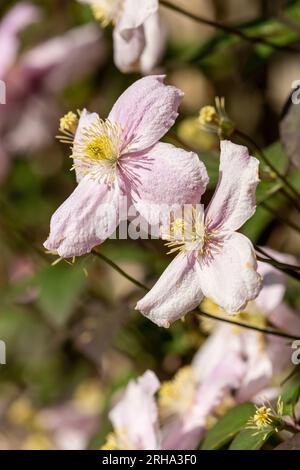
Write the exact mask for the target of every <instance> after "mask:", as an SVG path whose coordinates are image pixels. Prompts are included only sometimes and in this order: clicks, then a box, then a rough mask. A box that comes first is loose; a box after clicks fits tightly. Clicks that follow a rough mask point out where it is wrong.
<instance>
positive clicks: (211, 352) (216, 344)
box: [192, 323, 243, 382]
mask: <svg viewBox="0 0 300 470" xmlns="http://www.w3.org/2000/svg"><path fill="white" fill-rule="evenodd" d="M242 353H243V351H242V348H241V341H240V335H238V334H235V333H234V331H233V327H232V326H231V325H227V324H224V323H223V324H220V325H219V326H217V328H216V329H215V330H214V332H213V333H212V334H211V335H210V336H209V338H208V339H207V340H206V341H205V343H204V344H203V345H202V346H201V347H200V349H199V351H198V352H197V353H196V355H195V357H194V359H193V362H192V367H193V371H194V376H195V377H196V378H197V380H198V381H199V382H204V381H205V380H207V378H208V377H209V376H210V374H212V372H213V371H214V369H215V367H217V365H218V364H219V363H220V362H222V360H223V358H224V354H226V355H229V354H230V355H234V356H236V357H242Z"/></svg>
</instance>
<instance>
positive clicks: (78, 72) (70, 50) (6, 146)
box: [0, 2, 107, 181]
mask: <svg viewBox="0 0 300 470" xmlns="http://www.w3.org/2000/svg"><path fill="white" fill-rule="evenodd" d="M39 18H40V10H39V9H37V8H36V7H34V6H33V5H31V4H30V3H25V2H20V4H18V5H16V6H15V7H13V8H12V9H10V10H8V12H7V13H6V15H5V16H4V17H3V19H2V20H1V22H0V44H1V55H0V80H3V81H4V82H5V84H6V94H7V97H6V104H5V105H4V104H3V105H0V106H1V108H3V109H2V110H1V113H0V140H1V142H0V181H1V180H2V179H4V178H5V176H6V174H7V172H8V170H9V165H10V160H11V157H12V156H14V155H15V154H19V153H22V154H24V153H26V152H34V151H37V150H40V149H41V148H45V146H46V145H48V144H50V143H51V144H52V142H53V140H52V138H51V136H52V135H53V133H54V132H55V129H56V123H57V120H58V118H59V117H60V115H61V113H62V111H61V108H60V106H59V104H58V99H57V96H55V95H56V94H57V92H58V91H60V90H61V89H63V88H64V87H66V86H69V85H70V84H72V83H74V81H76V80H79V79H82V78H83V77H84V76H85V75H86V74H88V73H90V72H91V71H92V70H94V69H95V68H97V67H98V66H100V65H102V64H103V63H104V61H105V59H106V50H107V48H106V42H105V40H104V35H103V33H102V32H101V30H99V28H97V26H96V25H94V24H90V25H85V26H81V27H78V28H73V29H71V30H70V31H68V32H66V33H65V34H63V35H61V36H57V37H54V38H51V39H48V40H46V41H44V42H42V43H40V44H38V45H36V46H34V47H33V48H32V49H29V50H28V51H26V52H24V53H21V54H19V49H20V38H19V35H20V33H21V32H22V31H23V30H24V29H25V28H26V27H27V26H29V25H30V24H31V23H33V22H36V21H37V20H38V19H39ZM79 59H80V67H78V60H79Z"/></svg>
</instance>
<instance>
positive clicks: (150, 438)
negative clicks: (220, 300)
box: [103, 250, 300, 450]
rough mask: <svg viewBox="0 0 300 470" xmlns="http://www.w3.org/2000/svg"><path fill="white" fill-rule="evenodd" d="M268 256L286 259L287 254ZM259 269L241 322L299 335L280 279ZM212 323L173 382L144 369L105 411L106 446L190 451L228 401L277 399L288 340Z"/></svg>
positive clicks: (208, 306) (207, 304) (208, 305)
mask: <svg viewBox="0 0 300 470" xmlns="http://www.w3.org/2000/svg"><path fill="white" fill-rule="evenodd" d="M268 253H269V254H272V255H274V256H276V257H277V259H280V260H281V261H282V262H284V261H285V262H291V257H290V256H289V255H280V254H277V253H276V252H275V253H274V252H273V251H272V250H271V251H270V250H268ZM258 270H259V272H260V274H261V275H262V276H263V279H264V289H263V290H262V292H261V293H260V295H259V296H258V297H257V299H256V301H255V302H250V303H249V304H248V305H247V307H246V309H245V311H244V312H243V313H241V314H240V315H239V317H238V319H239V320H242V321H245V320H247V323H248V324H252V325H253V326H260V327H264V326H266V322H267V321H268V322H269V323H270V324H271V325H272V326H275V327H279V328H281V329H282V331H284V332H286V333H290V334H299V333H300V317H299V315H298V314H297V313H296V312H294V311H292V310H291V309H289V308H288V307H287V306H286V305H285V304H284V302H283V297H284V293H285V288H286V278H285V276H284V275H283V274H282V273H281V272H279V271H277V270H276V269H275V268H273V267H272V266H270V265H267V264H265V263H259V266H258ZM202 309H203V310H206V311H209V312H211V313H214V315H219V316H220V319H221V318H222V317H223V318H224V312H223V311H222V310H221V309H220V308H219V307H217V306H216V305H213V304H212V302H211V301H209V300H208V299H205V301H204V302H203V304H202ZM212 322H213V323H212V324H210V325H208V324H206V325H205V324H203V327H204V326H205V327H206V328H207V329H210V330H211V332H212V333H211V335H210V337H209V338H208V339H207V340H206V342H205V343H204V345H203V346H201V348H200V349H199V351H198V352H197V353H196V355H195V357H194V359H193V361H192V364H191V366H185V367H183V368H182V369H180V370H179V371H178V373H177V374H176V375H175V377H174V379H173V380H171V381H168V382H164V383H162V384H160V383H159V381H158V379H157V377H156V376H155V374H154V373H153V372H151V371H147V372H146V373H145V374H144V375H143V376H142V377H140V378H139V379H137V380H136V381H131V382H130V383H129V385H128V386H127V388H126V390H125V392H124V394H123V395H122V397H121V398H120V400H119V402H118V403H117V404H116V405H115V406H114V407H113V409H112V411H111V412H110V415H109V417H110V420H111V422H112V424H113V429H114V431H113V432H112V433H110V434H109V435H108V436H107V441H106V443H105V445H104V446H103V449H106V450H108V449H111V450H121V449H122V450H124V449H135V450H148V449H154V450H157V449H164V450H193V449H196V448H198V447H199V444H200V442H201V440H202V439H203V437H204V436H205V433H206V431H207V429H208V428H209V427H210V425H211V423H213V422H214V420H215V419H216V417H219V416H220V415H223V414H224V413H225V412H226V411H227V410H228V409H230V408H231V407H232V406H234V405H236V404H238V403H242V402H244V401H248V400H250V401H253V402H254V403H260V402H261V400H262V399H264V400H265V399H266V398H268V399H270V400H275V399H276V398H277V397H278V395H279V387H278V386H279V382H280V377H281V376H282V373H285V374H286V373H287V372H288V368H289V367H290V354H291V350H290V346H289V345H288V343H287V340H286V339H284V338H278V337H275V336H271V335H270V336H266V337H265V336H263V334H262V333H258V332H256V331H249V330H248V329H247V330H245V329H243V328H242V327H239V326H238V325H234V324H233V325H228V324H222V323H220V322H216V321H212ZM156 393H157V399H155V394H156ZM260 409H263V407H262V408H259V410H260Z"/></svg>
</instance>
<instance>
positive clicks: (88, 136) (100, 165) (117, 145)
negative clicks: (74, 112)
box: [72, 118, 127, 185]
mask: <svg viewBox="0 0 300 470" xmlns="http://www.w3.org/2000/svg"><path fill="white" fill-rule="evenodd" d="M122 138H123V130H122V128H121V126H120V125H119V124H118V123H113V124H112V123H111V122H110V121H108V120H106V121H103V120H102V119H100V118H97V119H96V120H95V121H94V122H93V123H92V124H90V125H89V126H87V127H86V128H84V129H83V130H82V135H81V138H80V140H79V141H77V142H75V143H74V148H73V155H72V158H73V159H74V160H75V163H74V165H73V167H72V169H75V168H76V169H77V171H78V172H79V173H81V174H83V175H85V174H89V175H90V176H91V177H92V178H93V179H96V180H102V181H104V182H106V183H107V184H109V185H110V184H112V183H113V182H114V180H115V178H116V167H117V164H118V159H119V157H120V153H121V150H123V152H124V153H126V150H127V149H126V148H125V149H122Z"/></svg>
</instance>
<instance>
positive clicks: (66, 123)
mask: <svg viewBox="0 0 300 470" xmlns="http://www.w3.org/2000/svg"><path fill="white" fill-rule="evenodd" d="M77 126H78V116H77V115H76V114H75V113H73V111H69V112H68V113H67V114H65V115H64V116H63V117H62V118H61V119H60V125H59V130H60V131H62V132H63V131H69V132H72V134H75V132H76V129H77Z"/></svg>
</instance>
